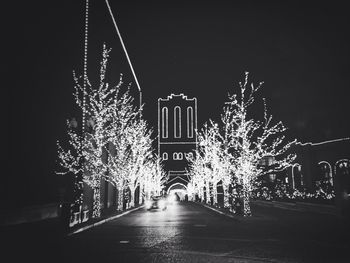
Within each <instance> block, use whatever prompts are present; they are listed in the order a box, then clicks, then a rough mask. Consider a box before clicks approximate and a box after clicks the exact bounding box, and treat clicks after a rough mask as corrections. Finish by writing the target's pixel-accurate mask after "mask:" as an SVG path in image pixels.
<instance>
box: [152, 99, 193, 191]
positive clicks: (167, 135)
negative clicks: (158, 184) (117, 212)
mask: <svg viewBox="0 0 350 263" xmlns="http://www.w3.org/2000/svg"><path fill="white" fill-rule="evenodd" d="M196 130H197V99H196V98H192V99H188V98H187V96H185V95H184V94H182V93H181V94H179V95H175V94H171V95H170V96H168V97H167V98H166V99H161V98H159V99H158V155H159V156H160V158H161V159H162V163H163V166H164V169H165V171H166V172H167V174H168V177H169V179H168V182H167V184H166V190H168V189H169V188H170V187H172V186H174V185H183V186H187V184H188V182H189V180H190V177H189V174H188V173H187V169H188V159H189V158H192V157H193V156H194V154H195V153H194V151H195V149H196V146H197V135H196Z"/></svg>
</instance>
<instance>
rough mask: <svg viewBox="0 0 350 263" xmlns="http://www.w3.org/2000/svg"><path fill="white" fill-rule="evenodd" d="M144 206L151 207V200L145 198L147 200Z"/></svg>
mask: <svg viewBox="0 0 350 263" xmlns="http://www.w3.org/2000/svg"><path fill="white" fill-rule="evenodd" d="M145 207H146V209H150V208H151V207H152V201H150V200H147V201H146V202H145Z"/></svg>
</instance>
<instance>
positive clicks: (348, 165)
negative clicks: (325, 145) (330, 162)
mask: <svg viewBox="0 0 350 263" xmlns="http://www.w3.org/2000/svg"><path fill="white" fill-rule="evenodd" d="M335 174H336V176H337V178H338V180H339V185H340V187H341V192H344V193H345V194H347V195H348V197H350V160H348V159H342V160H339V161H337V162H336V163H335Z"/></svg>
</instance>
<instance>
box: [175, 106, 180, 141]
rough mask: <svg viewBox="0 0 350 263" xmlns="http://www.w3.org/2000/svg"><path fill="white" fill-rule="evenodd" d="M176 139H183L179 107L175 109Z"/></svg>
mask: <svg viewBox="0 0 350 263" xmlns="http://www.w3.org/2000/svg"><path fill="white" fill-rule="evenodd" d="M174 137H175V138H180V137H181V108H180V107H179V106H176V107H175V109H174Z"/></svg>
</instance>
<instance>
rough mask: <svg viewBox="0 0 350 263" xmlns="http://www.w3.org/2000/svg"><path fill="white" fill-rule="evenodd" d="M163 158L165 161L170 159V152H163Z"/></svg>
mask: <svg viewBox="0 0 350 263" xmlns="http://www.w3.org/2000/svg"><path fill="white" fill-rule="evenodd" d="M163 160H164V161H166V160H168V153H166V152H164V153H163Z"/></svg>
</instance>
